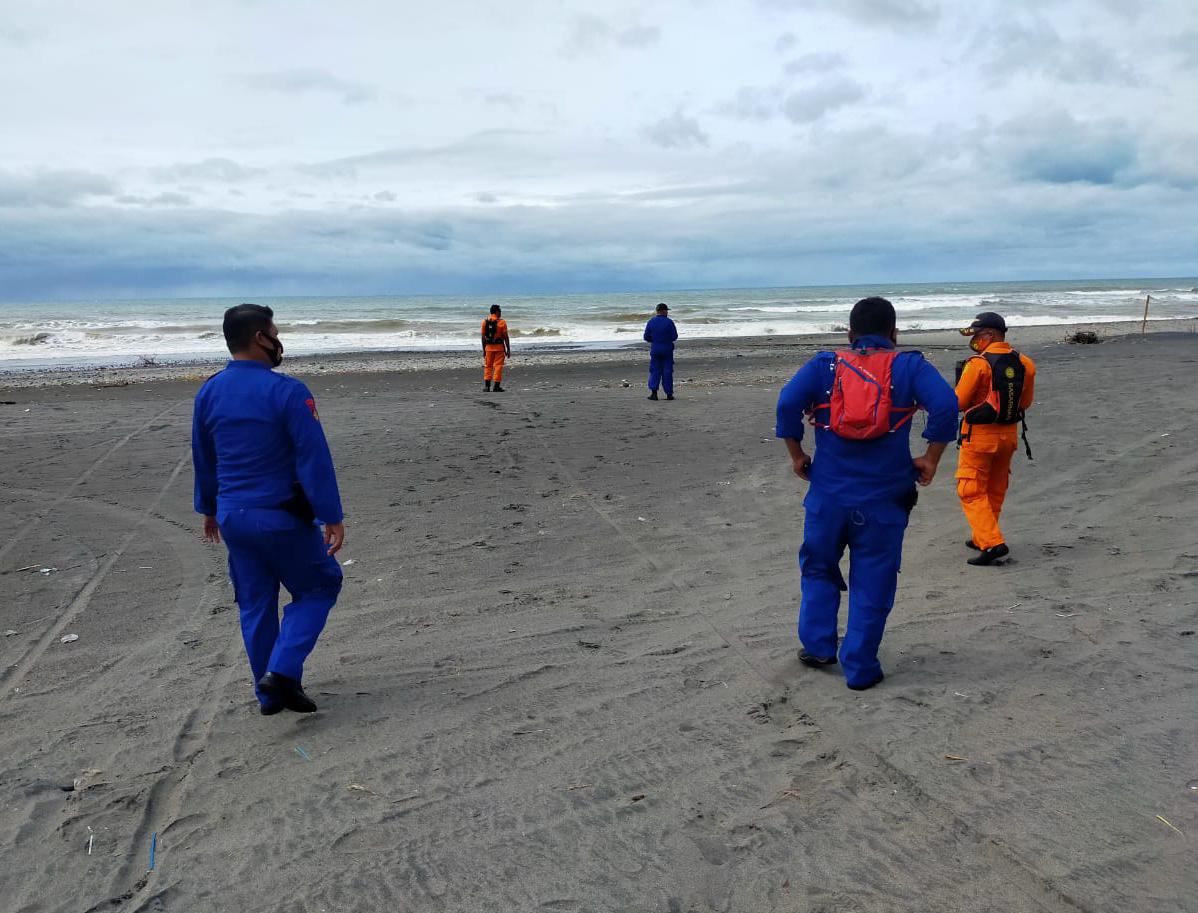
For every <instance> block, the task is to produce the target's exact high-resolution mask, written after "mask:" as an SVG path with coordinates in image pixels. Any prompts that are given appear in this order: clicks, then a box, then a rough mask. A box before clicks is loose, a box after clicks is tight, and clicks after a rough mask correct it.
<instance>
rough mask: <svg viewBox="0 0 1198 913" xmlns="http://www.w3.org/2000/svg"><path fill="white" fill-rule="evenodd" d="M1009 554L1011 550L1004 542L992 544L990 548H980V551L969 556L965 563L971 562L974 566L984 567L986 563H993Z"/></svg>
mask: <svg viewBox="0 0 1198 913" xmlns="http://www.w3.org/2000/svg"><path fill="white" fill-rule="evenodd" d="M1009 554H1011V550H1010V549H1009V548H1007V545H1006V543H1005V542H1003V543H999V544H998V545H992V546H990V548H984V549H982V550H981V551H980V552H978V554H977V556H976V557H974V558H970V559H969V560H968V561H966V562H965V563H966V564H972V565H973V566H974V567H986V566H987V565H991V564H994V562H996V561H998V560H1000V559H1002V558H1005V557H1007V555H1009Z"/></svg>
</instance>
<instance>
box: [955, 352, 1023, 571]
mask: <svg viewBox="0 0 1198 913" xmlns="http://www.w3.org/2000/svg"><path fill="white" fill-rule="evenodd" d="M1011 351H1013V350H1012V348H1011V345H1010V343H1007V342H995V343H992V344H991V345H989V346H987V347H986V353H987V354H991V355H1003V354H1007V353H1009V352H1011ZM1019 360H1020V361H1021V362H1023V368H1024V371H1025V374H1024V380H1023V394H1022V396H1020V398H1019V406H1020V408H1021V409H1025V410H1026V409H1028V408H1029V407H1030V406H1031V404H1032V400H1033V399H1034V398H1035V386H1036V365H1035V363H1034V362H1033V361H1032V360H1031V359H1030V358H1028V357H1027V356H1026V355H1023V354H1022V353H1021V354H1020V356H1019ZM989 394H990V364H989V363H988V362H987V361H986V360H985V359H984V358H971V359H969V361H967V362H966V363H965V370H964V371H962V372H961V379H960V380H959V381H958V382H957V405H958V406H960V408H961V411H962V412H965V411H968V410H969V409H972V408H973V407H974V406H976V405H979V404H980V403H983V402H985V400H986V397H987V396H988V395H989ZM961 432H962V436H963V437H964V440H963V441H962V442H961V451H960V456H959V458H958V460H957V497H958V498H960V499H961V509H962V510H963V511H965V519H966V520H968V521H969V528H970V530H971V531H972V533H973V544H974V545H976V546H977V547H978V548H993V547H994V546H996V545H1001V544H1002V543H1003V542H1004V541H1006V540H1004V539H1003V534H1002V530H1001V529H999V526H998V516H999V514H1000V513H1001V512H1002V506H1003V500H1004V499H1005V498H1006V494H1007V484H1008V482H1009V481H1010V476H1011V457H1012V456H1014V454H1015V451H1016V450H1018V449H1019V426H1018V425H971V424H969V423H968V422H966V423H965V425H964V426H963V427H962V429H961Z"/></svg>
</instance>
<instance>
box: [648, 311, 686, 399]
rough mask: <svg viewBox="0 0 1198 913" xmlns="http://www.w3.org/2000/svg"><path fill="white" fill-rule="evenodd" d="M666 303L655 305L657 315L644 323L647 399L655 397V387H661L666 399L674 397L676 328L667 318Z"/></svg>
mask: <svg viewBox="0 0 1198 913" xmlns="http://www.w3.org/2000/svg"><path fill="white" fill-rule="evenodd" d="M669 311H670V308H669V306H668V305H666V304H664V303H663V304H659V305H658V306H657V316H655V317H650V318H649V322H648V323H646V324H645V342H647V343H649V399H657V388H658V387H659V386H660V387H663V388H664V389H665V391H666V399H673V398H674V340H676V339H677V338H678V328H677V327H676V326H674V321H672V320H671V319H670V318H669V316H668V315H669Z"/></svg>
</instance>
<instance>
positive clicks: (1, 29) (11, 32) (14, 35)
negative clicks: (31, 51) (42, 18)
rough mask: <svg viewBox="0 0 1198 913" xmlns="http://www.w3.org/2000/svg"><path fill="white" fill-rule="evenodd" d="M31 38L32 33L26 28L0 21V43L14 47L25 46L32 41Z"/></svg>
mask: <svg viewBox="0 0 1198 913" xmlns="http://www.w3.org/2000/svg"><path fill="white" fill-rule="evenodd" d="M33 39H34V34H33V32H31V31H29V30H28V29H23V28H21V27H20V26H17V25H10V24H7V23H4V22H0V44H7V45H10V46H11V47H15V48H25V47H29V45H31V44H32V43H33Z"/></svg>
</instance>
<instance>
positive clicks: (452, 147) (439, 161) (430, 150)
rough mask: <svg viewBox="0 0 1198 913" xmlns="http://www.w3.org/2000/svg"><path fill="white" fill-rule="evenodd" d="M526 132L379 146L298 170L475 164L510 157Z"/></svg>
mask: <svg viewBox="0 0 1198 913" xmlns="http://www.w3.org/2000/svg"><path fill="white" fill-rule="evenodd" d="M528 135H529V134H528V133H527V132H525V131H522V130H480V131H478V132H477V133H472V134H470V135H469V136H466V137H463V138H462V139H460V140H456V141H454V142H452V143H445V144H443V145H440V146H423V147H407V148H395V149H381V150H379V151H377V152H367V153H365V154H363V155H352V156H346V157H345V158H339V159H330V160H328V161H324V162H314V163H311V164H306V165H301V166H299V169H298V170H299V171H301V172H302V173H304V174H310V175H312V176H313V177H320V178H352V177H356V176H357V174H358V173H359V171H363V170H372V169H378V168H393V167H396V166H401V165H402V166H414V165H420V164H426V165H427V164H436V165H439V166H452V165H455V164H462V163H470V164H472V165H477V164H478V162H480V161H482V160H485V159H487V158H497V157H507V158H510V157H511V155H512V151H513V146H514V143H515V141H517V140H520V139H523V138H526V137H527V136H528ZM525 156H526V158H527V159H528V160H529V161H531V160H532V159H534V158H535V159H538V160H539V159H540V157H541V156H540V155H537V154H534V153H533V152H531V151H530V152H528V153H526V154H525Z"/></svg>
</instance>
